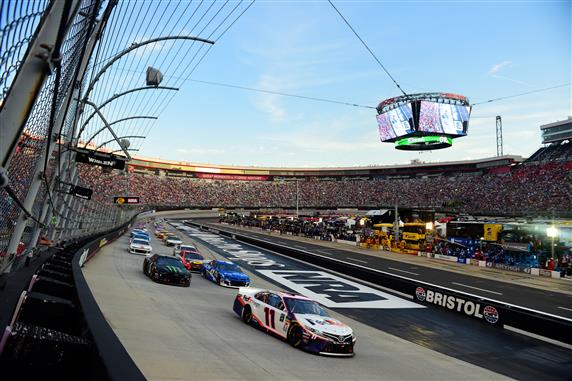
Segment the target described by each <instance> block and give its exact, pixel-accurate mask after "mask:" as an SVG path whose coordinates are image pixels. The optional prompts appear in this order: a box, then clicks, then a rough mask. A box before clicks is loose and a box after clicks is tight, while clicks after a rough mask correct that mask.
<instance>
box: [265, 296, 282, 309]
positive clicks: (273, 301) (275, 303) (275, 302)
mask: <svg viewBox="0 0 572 381" xmlns="http://www.w3.org/2000/svg"><path fill="white" fill-rule="evenodd" d="M268 304H270V305H271V306H272V307H275V308H278V309H279V310H283V309H284V303H282V298H281V297H280V296H278V295H276V294H270V296H269V298H268Z"/></svg>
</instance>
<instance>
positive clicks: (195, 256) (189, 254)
mask: <svg viewBox="0 0 572 381" xmlns="http://www.w3.org/2000/svg"><path fill="white" fill-rule="evenodd" d="M185 259H186V260H190V259H205V258H204V257H203V256H202V255H200V254H199V253H195V252H186V253H185Z"/></svg>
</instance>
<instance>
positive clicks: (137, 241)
mask: <svg viewBox="0 0 572 381" xmlns="http://www.w3.org/2000/svg"><path fill="white" fill-rule="evenodd" d="M133 243H134V244H136V245H148V244H149V242H147V241H145V240H142V239H134V240H133Z"/></svg>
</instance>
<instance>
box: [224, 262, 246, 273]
mask: <svg viewBox="0 0 572 381" xmlns="http://www.w3.org/2000/svg"><path fill="white" fill-rule="evenodd" d="M218 268H219V269H220V270H222V271H238V272H241V271H240V267H238V266H237V265H235V264H234V263H219V264H218Z"/></svg>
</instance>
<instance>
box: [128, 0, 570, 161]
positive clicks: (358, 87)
mask: <svg viewBox="0 0 572 381" xmlns="http://www.w3.org/2000/svg"><path fill="white" fill-rule="evenodd" d="M334 4H335V5H336V6H337V7H338V9H339V10H340V12H342V14H343V15H344V16H345V17H346V18H347V19H348V21H349V22H350V24H351V25H352V26H353V27H354V28H355V30H356V31H357V32H358V33H359V34H360V35H361V37H362V38H363V40H364V41H365V42H366V43H367V44H368V45H369V47H370V48H371V49H372V51H373V52H374V53H375V54H376V55H377V57H378V58H379V59H380V60H381V62H382V63H383V64H384V65H385V66H386V67H387V69H388V70H389V71H390V72H391V74H392V75H393V76H394V77H395V78H396V80H397V81H398V82H399V84H400V85H401V86H402V88H403V89H404V90H405V91H406V92H407V93H417V92H433V91H443V92H452V93H458V94H463V95H465V96H467V97H468V98H469V100H470V102H471V103H478V102H483V101H486V100H488V99H492V98H497V97H503V96H508V95H512V94H519V93H524V92H528V91H532V90H536V89H540V88H545V87H550V86H556V85H561V84H566V83H570V82H572V81H571V2H570V1H407V0H403V1H334ZM159 69H160V68H159ZM163 74H164V76H165V78H166V80H168V79H169V74H170V73H168V72H165V73H163ZM190 79H192V80H198V81H212V82H219V83H225V84H231V85H237V86H245V87H252V88H259V89H265V90H271V91H278V92H284V93H291V94H297V95H302V96H307V97H318V98H327V99H332V100H337V101H342V102H349V103H356V104H360V105H368V106H376V105H377V104H378V103H379V102H380V101H381V100H383V99H386V98H390V97H393V96H397V95H400V92H399V90H398V89H397V88H396V87H395V86H394V85H393V83H392V82H391V80H390V79H389V78H388V76H387V75H386V74H385V73H384V72H383V71H382V69H381V68H380V67H379V65H378V64H377V63H376V62H375V60H374V59H373V58H372V56H371V55H370V54H369V53H368V52H367V51H366V49H365V48H364V47H363V45H361V43H360V42H359V40H358V39H357V38H356V37H355V36H354V35H353V34H352V32H351V31H350V30H349V29H348V27H347V26H346V25H345V24H344V22H343V21H342V19H341V18H340V17H339V16H338V15H337V14H336V12H335V11H334V9H333V8H332V7H331V6H330V5H329V4H328V3H327V1H263V0H258V1H256V2H255V3H254V5H253V6H252V7H251V8H250V9H249V10H248V11H247V12H246V13H245V14H244V15H243V16H242V17H241V18H240V19H239V20H238V21H237V22H236V23H235V24H234V25H233V26H232V28H231V29H230V30H229V31H228V32H227V33H226V34H225V35H224V36H223V38H221V39H220V41H218V42H217V43H216V44H215V45H214V46H213V48H212V49H211V51H210V52H209V54H208V55H207V56H206V57H205V59H204V60H203V61H202V62H201V64H200V66H199V67H198V68H197V70H196V71H195V72H194V73H193V75H192V77H191V78H190ZM571 98H572V94H571V87H569V86H568V87H562V88H559V89H554V90H550V91H545V92H540V93H535V94H531V95H525V96H521V97H515V98H511V99H507V100H504V101H498V102H492V103H488V104H481V105H475V106H474V107H473V109H472V114H471V121H470V125H469V131H468V136H466V137H463V138H459V139H456V140H455V141H454V143H453V147H451V148H448V149H444V150H435V151H430V152H403V151H398V150H396V149H395V148H394V145H393V144H392V143H381V142H380V140H379V136H378V132H377V123H376V117H375V116H376V111H375V110H373V109H367V108H360V107H352V106H345V105H340V104H332V103H326V102H314V101H310V100H304V99H296V98H288V97H283V96H279V95H272V94H264V93H258V92H249V91H245V90H240V89H233V88H226V87H218V86H213V85H208V84H204V83H200V82H194V81H191V80H187V81H185V82H184V84H183V86H182V87H181V88H180V90H179V91H178V92H177V94H176V96H174V97H173V98H172V101H171V102H170V103H169V104H168V106H167V107H166V108H165V109H164V110H163V112H162V113H161V115H160V117H159V119H158V120H157V121H156V122H154V123H153V127H152V128H151V129H150V131H149V133H148V136H147V138H146V139H145V141H144V142H143V144H142V145H141V147H140V151H139V152H138V154H140V155H143V156H151V157H158V158H164V159H170V160H180V161H188V162H198V163H211V164H226V165H242V166H271V167H285V166H287V167H335V166H367V165H389V164H398V163H399V164H403V163H409V162H410V161H411V160H414V159H419V160H421V161H424V162H439V161H452V160H466V159H477V158H484V157H492V156H495V155H496V137H495V117H496V116H497V115H500V116H501V117H502V120H503V137H504V153H505V154H510V155H521V156H524V157H527V156H530V155H531V154H532V153H533V152H534V151H535V150H537V149H538V148H539V147H540V146H541V138H540V130H539V126H540V125H542V124H546V123H551V122H554V121H557V120H563V119H566V118H567V117H568V116H570V115H572V105H571Z"/></svg>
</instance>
